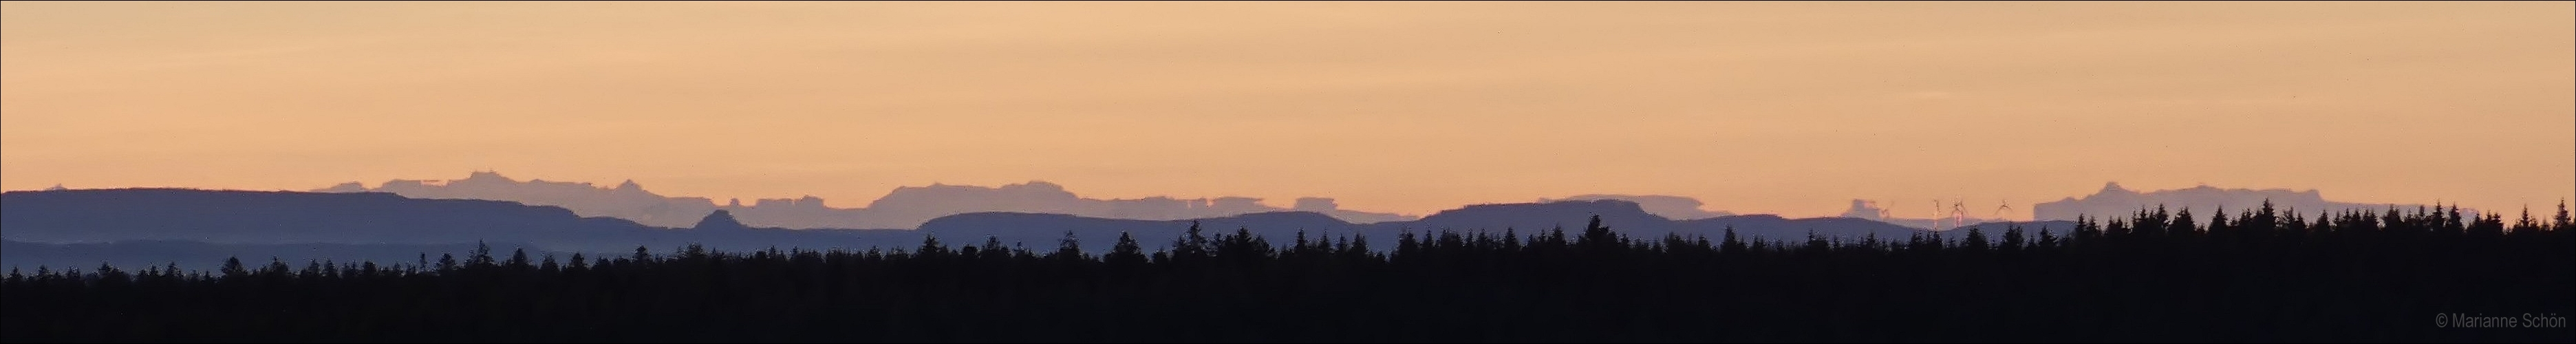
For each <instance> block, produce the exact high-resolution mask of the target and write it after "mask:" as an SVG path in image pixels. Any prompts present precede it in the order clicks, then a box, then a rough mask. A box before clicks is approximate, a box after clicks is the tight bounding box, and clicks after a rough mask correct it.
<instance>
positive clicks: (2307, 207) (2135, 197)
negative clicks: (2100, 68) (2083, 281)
mask: <svg viewBox="0 0 2576 344" xmlns="http://www.w3.org/2000/svg"><path fill="white" fill-rule="evenodd" d="M2266 201H2269V202H2271V203H2272V207H2273V208H2275V209H2279V210H2280V211H2283V212H2296V213H2300V214H2308V215H2314V214H2317V213H2319V212H2343V211H2346V210H2360V211H2374V212H2375V211H2385V210H2387V209H2388V208H2389V207H2397V208H2401V209H2405V210H2408V211H2413V210H2414V209H2416V208H2418V207H2423V205H2417V204H2362V203H2343V202H2333V201H2327V200H2326V199H2325V196H2323V195H2322V194H2319V193H2317V190H2314V189H2310V190H2307V191H2291V190H2290V189H2263V190H2252V189H2220V188H2216V187H2210V186H2208V185H2201V186H2196V187H2192V188H2188V189H2175V190H2158V191H2152V192H2137V191H2131V190H2129V189H2128V188H2123V187H2120V183H2119V182H2109V183H2104V184H2103V185H2102V190H2101V191H2096V192H2094V193H2093V194H2092V195H2085V196H2083V197H2082V198H2077V197H2067V198H2065V199H2061V200H2058V201H2056V202H2046V203H2040V204H2037V205H2033V206H2031V213H2032V217H2033V218H2036V219H2040V220H2074V219H2075V217H2076V216H2079V215H2091V216H2093V217H2112V218H2122V217H2128V216H2129V214H2130V213H2133V212H2137V211H2139V210H2142V209H2153V208H2156V207H2158V206H2162V207H2165V208H2167V209H2173V210H2181V209H2186V208H2188V209H2191V210H2192V211H2193V212H2195V213H2200V214H2208V213H2210V212H2213V211H2219V210H2222V209H2224V210H2225V211H2227V212H2228V213H2230V214H2231V215H2233V214H2234V213H2237V212H2243V211H2247V210H2252V209H2254V208H2257V207H2261V206H2262V204H2263V202H2266ZM2463 213H2465V214H2467V215H2468V216H2471V217H2474V216H2476V215H2477V213H2476V212H2475V211H2473V210H2463Z"/></svg>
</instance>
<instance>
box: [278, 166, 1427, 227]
mask: <svg viewBox="0 0 2576 344" xmlns="http://www.w3.org/2000/svg"><path fill="white" fill-rule="evenodd" d="M313 191H315V192H335V193H353V192H386V193H393V194H398V195H403V196H404V197H412V198H431V199H481V200H497V201H512V202H519V203H526V204H530V205H545V206H557V207H563V208H565V209H570V210H572V211H573V213H575V214H580V215H582V216H599V217H615V218H621V219H627V220H632V221H635V222H636V223H641V224H645V225H652V226H663V227H684V226H689V225H690V224H692V223H696V221H698V218H699V217H701V216H706V214H707V213H708V212H711V211H715V210H718V209H723V210H726V211H729V212H731V213H733V214H734V215H735V216H738V217H739V218H740V219H741V221H742V222H744V223H747V224H751V225H755V226H763V227H782V228H889V229H912V228H917V227H918V226H920V225H921V223H922V222H924V221H929V220H930V219H932V218H937V217H940V216H948V215H956V214H964V213H973V212H993V211H1005V212H1028V213H1050V214H1072V215H1081V216H1091V217H1102V218H1121V219H1143V220H1177V219H1191V218H1207V217H1223V216H1233V215H1241V214H1250V213H1261V212H1276V211H1305V212H1314V213H1319V214H1324V215H1327V216H1332V217H1334V218H1337V219H1341V220H1343V221H1348V222H1355V223H1373V222H1387V221H1404V220H1412V219H1413V217H1412V216H1407V215H1402V214H1389V213H1371V212H1363V211H1354V210H1346V209H1340V205H1339V204H1337V203H1335V202H1334V201H1333V199H1331V198H1320V197H1306V198H1299V199H1297V200H1296V203H1295V204H1294V205H1293V206H1291V207H1290V208H1279V207H1272V206H1268V205H1263V204H1261V199H1259V198H1250V197H1218V198H1214V199H1208V198H1198V199H1177V198H1170V197H1159V196H1158V197H1147V198H1140V199H1093V198H1083V197H1081V196H1077V195H1075V194H1074V193H1072V192H1070V191H1066V190H1065V189H1064V187H1063V186H1060V185H1056V184H1054V183H1048V182H1043V181H1032V182H1028V183H1022V184H1008V185H1003V186H1001V187H979V186H966V185H941V184H931V185H930V186H922V187H909V186H908V187H898V188H895V189H894V191H893V192H889V193H887V194H886V196H885V197H882V198H878V199H877V200H876V201H874V202H870V203H869V204H868V206H867V207H864V208H831V207H826V206H824V205H823V199H822V198H816V197H813V196H806V197H803V198H793V199H788V198H775V199H759V200H755V201H754V202H753V203H752V204H751V205H743V204H742V202H741V200H730V201H727V202H726V203H725V204H721V205H719V204H716V203H715V202H714V200H712V199H708V198H704V197H667V196H662V195H658V194H654V193H653V192H650V191H645V190H644V187H643V186H642V185H639V184H636V183H635V181H632V180H629V181H625V182H623V183H618V185H617V186H615V187H598V186H595V185H592V184H590V183H577V182H559V181H546V180H542V179H540V180H530V181H525V182H522V181H518V180H513V179H510V178H509V177H504V176H501V174H500V173H496V172H474V173H473V174H470V175H467V176H466V177H465V179H457V180H448V181H429V180H399V179H397V180H392V181H387V182H385V183H383V184H379V185H378V186H376V187H373V188H369V187H366V185H364V184H360V183H358V182H349V183H342V184H340V185H336V186H332V187H328V188H322V189H316V190H313Z"/></svg>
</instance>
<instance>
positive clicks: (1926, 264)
mask: <svg viewBox="0 0 2576 344" xmlns="http://www.w3.org/2000/svg"><path fill="white" fill-rule="evenodd" d="M2561 208H2562V210H2560V211H2559V215H2557V216H2555V217H2554V218H2551V219H2548V220H2539V219H2531V218H2529V217H2528V216H2525V217H2523V218H2520V219H2512V220H2508V219H2504V218H2501V217H2494V216H2490V217H2482V218H2461V217H2460V216H2459V215H2456V214H2457V211H2456V210H2449V211H2445V210H2442V209H2432V210H2421V209H2417V210H2412V211H2407V212H2400V211H2396V210H2391V211H2389V212H2386V213H2341V214H2322V215H2318V217H2304V216H2299V215H2294V214H2276V213H2272V212H2271V211H2270V210H2269V209H2264V210H2255V211H2248V212H2244V213H2239V214H2234V215H2233V216H2227V215H2221V216H2210V217H2196V216H2193V215H2190V214H2189V212H2188V211H2184V212H2178V213H2172V214H2167V213H2163V211H2161V210H2159V211H2154V212H2142V213H2141V214H2137V215H2136V216H2133V217H2130V218H2125V219H2117V220H2112V221H2091V220H2088V221H2082V222H2081V224H2079V225H2078V228H2076V230H2075V231H2074V234H2073V235H2071V237H2058V236H2056V235H2053V234H2041V233H2050V232H2045V231H2037V230H2036V229H2030V230H2028V231H2025V230H2020V229H2016V230H2007V231H2004V232H2002V233H1990V232H1984V231H1976V232H1967V233H1957V232H1953V233H1949V234H1946V235H1945V236H1946V237H1924V236H1916V237H1906V238H1879V237H1868V238H1863V239H1859V240H1857V241H1846V240H1829V239H1824V238H1821V237H1820V239H1816V240H1808V241H1796V242H1746V241H1740V240H1739V239H1738V238H1736V237H1733V236H1723V237H1713V238H1684V237H1673V236H1666V237H1650V238H1625V237H1621V236H1620V235H1619V234H1618V233H1619V232H1618V231H1616V230H1613V229H1609V228H1604V227H1602V226H1600V225H1598V224H1596V225H1594V226H1591V227H1590V228H1585V229H1582V230H1579V231H1576V232H1572V233H1567V232H1560V231H1545V232H1534V233H1521V232H1500V233H1493V232H1474V233H1460V232H1443V233H1424V234H1418V235H1417V234H1407V235H1402V236H1399V237H1397V238H1377V240H1376V241H1375V244H1377V245H1388V244H1392V245H1395V246H1396V247H1394V249H1393V250H1392V253H1372V252H1373V251H1377V250H1372V249H1370V248H1368V247H1366V246H1367V245H1371V243H1370V241H1367V240H1364V239H1360V240H1355V239H1359V238H1332V239H1330V240H1325V239H1320V238H1319V239H1312V240H1309V239H1305V238H1304V237H1303V236H1300V237H1299V239H1296V240H1294V241H1290V242H1269V241H1267V240H1262V239H1260V238H1259V237H1258V236H1249V235H1242V234H1236V233H1248V232H1245V231H1237V230H1217V231H1210V232H1214V234H1208V233H1202V232H1200V231H1196V230H1193V231H1191V232H1190V233H1188V234H1184V235H1183V236H1182V237H1180V238H1177V239H1174V238H1139V239H1133V240H1120V241H1119V242H1108V243H1104V242H1065V243H1063V245H1062V247H1006V246H1004V245H1003V244H1001V243H1000V242H999V241H982V242H980V243H974V242H970V243H969V244H967V245H957V246H954V247H952V246H950V245H944V244H941V243H939V242H937V241H936V240H932V241H930V242H925V243H923V245H922V246H921V247H919V248H917V249H912V250H906V251H899V252H896V251H865V252H849V251H831V252H817V251H806V250H796V249H778V250H765V251H755V252H707V251H704V250H695V249H683V250H680V251H679V252H648V251H646V250H644V249H638V250H637V251H636V252H635V253H634V254H633V255H632V256H619V257H581V256H573V257H545V256H537V257H529V256H526V255H524V254H518V255H514V254H511V253H503V252H496V253H491V254H475V255H467V256H463V257H443V258H442V257H433V258H430V259H429V260H430V261H427V262H362V263H356V264H347V263H326V262H270V261H253V262H246V263H244V264H241V265H232V264H227V267H225V268H223V269H221V270H219V271H204V272H186V273H172V272H171V271H169V270H165V269H162V268H160V267H83V268H80V269H78V270H76V271H59V270H51V269H47V270H40V271H21V272H12V273H11V274H10V275H9V276H8V277H7V278H6V281H5V283H0V291H5V293H0V301H5V304H0V340H6V341H8V342H45V341H286V342H321V341H644V342H667V341H683V342H697V341H722V342H750V341H979V342H980V341H1049V342H1056V341H1082V342H1091V341H1118V342H1127V341H1147V342H1184V341H1228V342H1230V341H1485V342H1557V341H1585V342H1591V341H1673V342H1710V341H1906V342H1915V341H1938V342H1948V341H2006V342H2041V341H2076V342H2098V341H2229V342H2239V341H2263V342H2271V341H2374V342H2377V341H2439V342H2561V343H2563V342H2571V341H2576V331H2572V330H2571V329H2570V328H2567V327H2566V326H2567V325H2568V324H2567V322H2566V320H2565V319H2566V317H2568V316H2570V315H2576V236H2571V235H2570V232H2568V231H2567V229H2576V227H2571V226H2570V225H2569V223H2568V222H2569V220H2568V216H2567V215H2566V211H2565V210H2563V208H2564V207H2563V206H2562V207H2561ZM1596 223H1597V222H1596ZM1610 225H1613V226H1615V225H1617V223H1615V222H1614V223H1610ZM2025 234H2028V235H2025ZM978 239H980V238H978ZM1387 239H1395V240H1387ZM1134 240H1173V242H1171V243H1170V245H1168V246H1169V247H1174V248H1173V249H1171V250H1168V251H1162V252H1144V251H1142V250H1141V249H1140V247H1144V246H1145V245H1141V244H1139V243H1137V242H1134ZM1157 244H1160V243H1157ZM1079 245H1113V246H1114V248H1113V249H1112V250H1110V251H1111V252H1110V253H1109V254H1105V255H1099V256H1088V255H1083V254H1081V252H1082V250H1081V249H1080V248H1079V247H1077V246H1079ZM1158 246H1159V245H1158ZM557 258H564V259H557ZM2501 319H2514V321H2513V322H2510V323H2508V322H2503V321H2500V320H2501ZM2507 326H2510V327H2507ZM2464 327H2466V328H2464Z"/></svg>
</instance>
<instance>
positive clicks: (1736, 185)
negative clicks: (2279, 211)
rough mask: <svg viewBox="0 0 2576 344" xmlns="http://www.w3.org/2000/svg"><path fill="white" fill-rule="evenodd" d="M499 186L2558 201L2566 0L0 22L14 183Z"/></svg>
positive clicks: (8, 168)
mask: <svg viewBox="0 0 2576 344" xmlns="http://www.w3.org/2000/svg"><path fill="white" fill-rule="evenodd" d="M475 170H496V171H500V172H502V173H503V174H505V175H509V176H512V177H516V178H520V179H528V178H540V179H546V180H557V181H588V182H594V183H600V184H601V185H614V184H615V183H617V182H619V181H622V180H628V179H632V180H635V181H637V182H638V183H641V184H643V185H645V186H646V188H647V189H648V190H652V191H655V192H657V193H661V194H664V195H674V196H703V197H713V198H716V199H719V200H721V199H726V198H743V199H746V200H748V199H755V198H786V197H798V196H804V195H812V196H818V197H823V198H825V199H827V200H828V201H827V204H828V205H830V206H833V207H861V206H865V205H866V202H868V201H870V200H873V199H875V198H877V197H879V196H882V195H884V194H885V193H886V192H887V191H890V190H892V189H893V188H895V187H898V186H919V185H928V184H931V183H945V184H967V185H986V186H993V185H1000V184H1004V183H1017V182H1025V181H1030V180H1044V181H1049V182H1054V183H1059V184H1063V185H1065V186H1066V187H1067V188H1068V189H1069V190H1071V191H1073V192H1075V193H1079V194H1081V195H1084V196H1086V197H1095V198H1137V197H1147V196H1157V195H1170V196H1177V197H1185V198H1196V197H1217V196H1250V197H1262V198H1266V199H1268V201H1267V203H1268V204H1271V205H1274V206H1286V205H1288V203H1290V201H1291V200H1292V199H1293V198H1295V197H1301V196H1322V197H1333V198H1336V199H1338V200H1339V203H1340V204H1341V205H1342V207H1343V208H1344V209H1356V210H1367V211H1387V212H1398V213H1410V214H1428V213H1431V212H1436V211H1439V210H1443V209H1450V208H1455V207H1457V206H1459V205H1463V204H1476V203H1504V202H1529V201H1535V200H1537V199H1539V198H1561V197H1565V196H1570V195H1577V194H1594V193H1609V194H1662V195H1678V196H1688V197H1696V198H1699V199H1700V200H1702V201H1704V202H1706V203H1707V206H1706V209H1710V210H1721V211H1732V212H1738V213H1778V214H1783V215H1790V216H1826V215H1832V214H1837V213H1840V212H1841V211H1842V210H1843V208H1844V207H1846V206H1848V205H1849V202H1848V201H1849V200H1850V199H1854V198H1867V199H1876V200H1880V201H1881V204H1882V205H1883V206H1886V207H1887V208H1889V210H1891V211H1894V212H1896V213H1897V214H1898V215H1900V216H1903V215H1905V214H1916V213H1930V212H1931V211H1930V209H1928V207H1929V203H1930V201H1931V200H1934V199H1942V200H1961V199H1963V198H1964V200H1965V201H1966V202H1967V204H1969V205H1971V206H1972V207H1971V208H1982V207H1992V206H1991V205H1992V204H1997V202H2008V203H2009V204H2011V205H2013V206H2014V207H2016V208H2018V209H2023V210H2021V213H2019V214H2018V215H2014V216H2009V217H2012V218H2028V216H2029V214H2028V213H2027V209H2028V206H2029V204H2031V203H2036V202H2042V201H2051V200H2056V199H2058V198H2062V197H2067V196H2076V195H2083V194H2089V193H2092V192H2093V191H2095V190H2098V189H2100V188H2101V187H2102V184H2103V183H2104V182H2107V181H2117V182H2119V183H2120V184H2121V185H2123V186H2127V187H2129V188H2131V189H2139V190H2155V189H2177V188H2186V187H2192V186H2196V185H2203V184H2206V185H2211V186H2218V187H2228V188H2291V189H2299V190H2306V189H2318V190H2321V191H2322V192H2323V193H2324V195H2325V197H2326V198H2328V199H2332V200H2336V201H2344V202H2365V203H2430V202H2434V201H2440V202H2445V203H2452V202H2457V203H2459V204H2463V205H2464V206H2467V207H2471V208H2487V209H2516V208H2519V207H2522V206H2524V205H2526V204H2528V205H2531V206H2533V207H2535V208H2544V209H2545V208H2548V207H2551V206H2553V205H2554V204H2555V203H2556V202H2558V200H2560V199H2564V198H2568V197H2570V196H2571V195H2576V2H2563V1H2562V2H1257V3H1256V2H1225V3H1214V2H1107V3H1074V2H921V3H905V2H626V3H619V2H337V3H335V2H248V3H243V2H232V3H212V2H184V3H179V2H171V3H161V2H0V189H7V190H32V189H41V188H45V187H49V186H52V185H55V184H61V185H64V186H67V187H72V188H114V187H190V188H215V189H252V190H281V189H283V190H305V189H313V188H320V187H325V186H329V185H331V184H335V183H340V182H348V181H365V182H367V183H369V185H374V183H378V182H382V181H384V180H387V179H455V178H462V177H464V175H465V174H466V173H467V172H470V171H475ZM1980 204H1987V205H1983V206H1979V205H1980Z"/></svg>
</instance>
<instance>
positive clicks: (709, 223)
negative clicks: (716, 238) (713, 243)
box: [689, 209, 751, 230]
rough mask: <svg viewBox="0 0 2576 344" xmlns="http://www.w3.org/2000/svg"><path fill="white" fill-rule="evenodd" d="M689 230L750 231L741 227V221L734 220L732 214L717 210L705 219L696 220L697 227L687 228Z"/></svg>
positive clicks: (708, 214)
mask: <svg viewBox="0 0 2576 344" xmlns="http://www.w3.org/2000/svg"><path fill="white" fill-rule="evenodd" d="M689 228H690V229H698V230H746V229H751V226H744V225H742V221H739V220H734V219H733V212H729V211H724V210H721V209H719V210H716V211H715V212H713V213H707V217H706V218H704V219H699V220H698V225H696V226H689Z"/></svg>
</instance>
